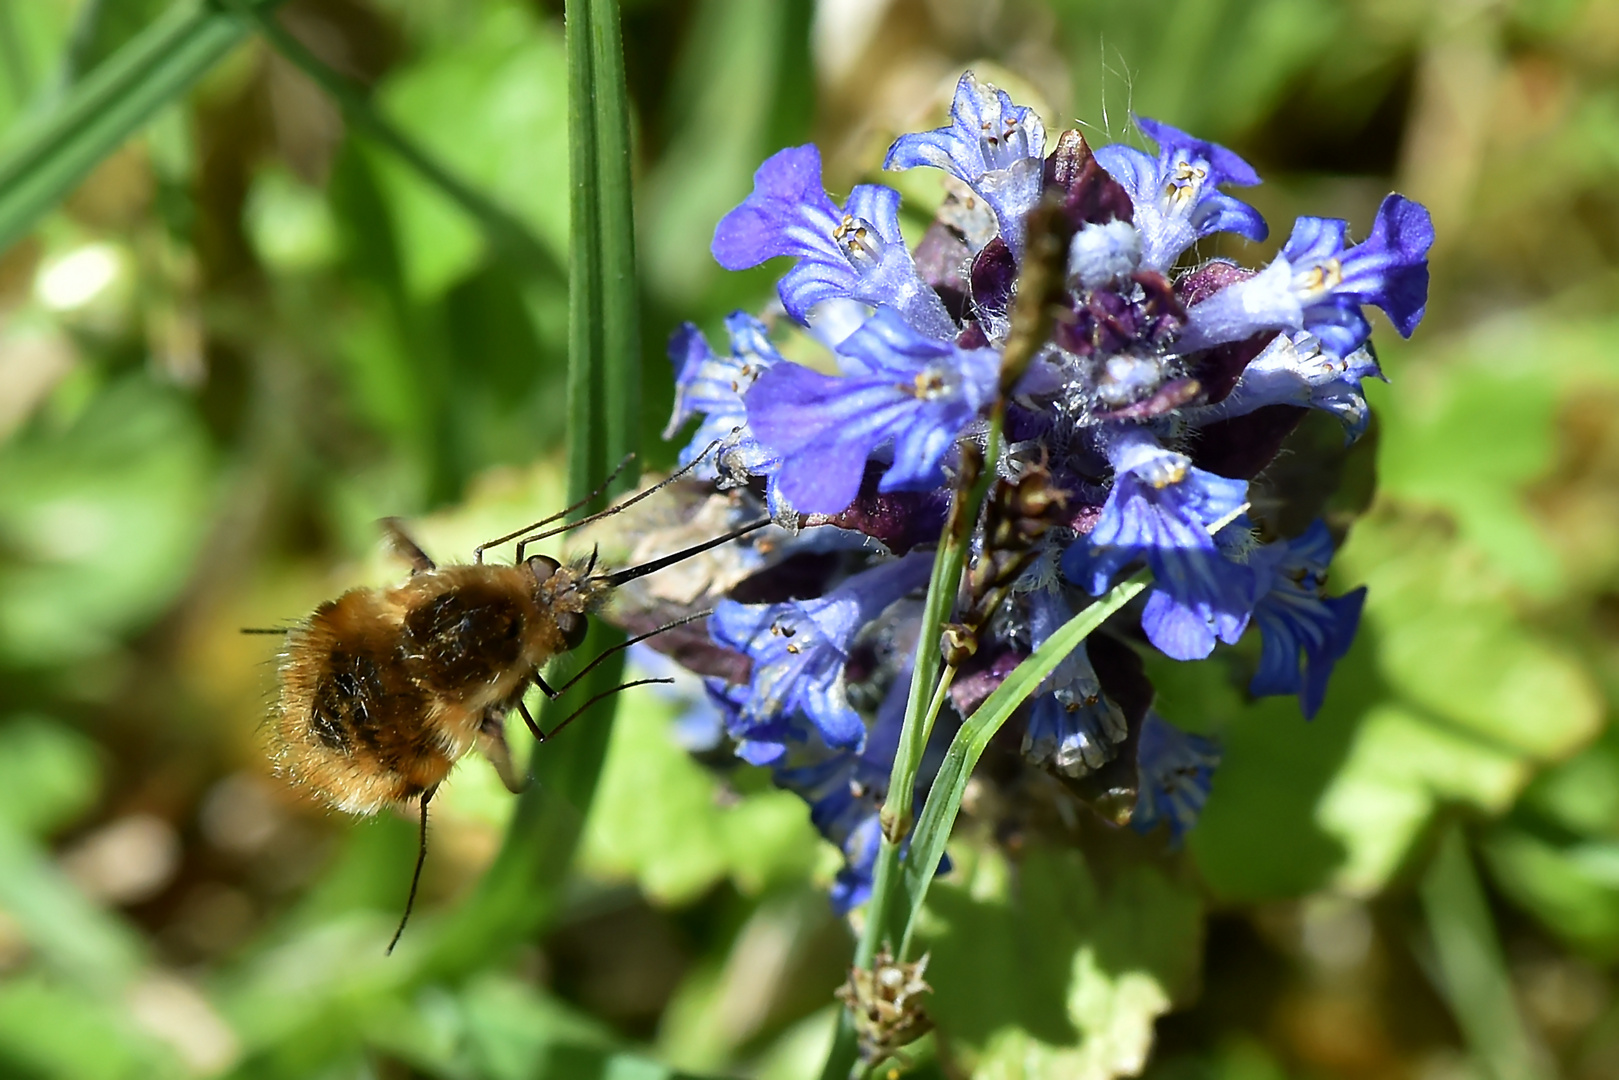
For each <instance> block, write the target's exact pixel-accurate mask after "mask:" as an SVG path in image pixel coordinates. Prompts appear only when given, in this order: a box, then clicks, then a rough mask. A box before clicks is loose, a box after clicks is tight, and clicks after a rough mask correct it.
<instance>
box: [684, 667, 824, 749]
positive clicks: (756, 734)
mask: <svg viewBox="0 0 1619 1080" xmlns="http://www.w3.org/2000/svg"><path fill="white" fill-rule="evenodd" d="M703 688H704V689H705V690H707V691H708V700H709V704H711V705H712V706H713V707H714V710H713V711H715V712H717V713H718V714H719V717H720V720H721V722H722V723H723V724H724V726H725V733H726V734H727V735H729V736H730V737H731V740H732V741H733V742H734V743H736V756H737V757H739V758H741V759H742V760H743V761H746V762H747V763H748V764H749V765H776V764H779V763H780V762H781V761H782V760H783V759H784V758H785V757H786V755H787V744H788V743H789V742H803V741H804V739H805V738H806V737H807V736H808V734H809V733H808V731H806V729H805V727H804V721H803V718H802V717H801V716H799V714H797V713H780V712H778V713H772V714H769V715H766V716H763V717H759V716H754V715H752V714H750V713H749V712H748V711H747V705H748V699H749V698H750V697H751V696H752V694H753V689H752V687H751V686H750V685H749V684H748V683H728V682H726V681H725V680H724V679H716V678H713V677H712V676H711V677H709V678H706V679H704V680H703Z"/></svg>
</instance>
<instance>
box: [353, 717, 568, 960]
mask: <svg viewBox="0 0 1619 1080" xmlns="http://www.w3.org/2000/svg"><path fill="white" fill-rule="evenodd" d="M568 719H570V720H571V719H572V717H569V718H568ZM566 722H567V721H566V720H565V721H563V723H566ZM437 790H438V785H437V784H434V785H433V786H432V787H430V788H428V789H427V790H426V791H424V792H422V818H421V831H420V833H419V834H418V835H419V840H418V842H417V846H416V869H415V870H414V871H412V873H411V875H410V895H409V896H407V897H405V913H404V914H403V915H401V916H399V926H398V928H397V929H395V930H394V936H393V938H392V939H390V940H389V942H388V949H387V951H386V952H385V953H384V954H383V955H385V956H392V955H393V951H394V946H395V945H398V944H399V937H400V935H401V934H403V933H404V932H405V924H406V923H408V922H410V912H411V909H412V908H414V907H415V906H416V887H417V886H418V885H420V884H421V883H422V866H423V865H424V864H426V862H427V803H428V800H430V799H431V798H432V797H433V793H434V792H435V791H437Z"/></svg>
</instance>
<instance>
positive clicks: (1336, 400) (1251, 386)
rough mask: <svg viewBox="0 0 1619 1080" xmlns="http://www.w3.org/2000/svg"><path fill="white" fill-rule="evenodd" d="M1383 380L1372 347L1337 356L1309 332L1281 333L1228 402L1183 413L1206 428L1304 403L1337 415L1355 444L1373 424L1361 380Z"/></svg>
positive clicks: (1250, 365)
mask: <svg viewBox="0 0 1619 1080" xmlns="http://www.w3.org/2000/svg"><path fill="white" fill-rule="evenodd" d="M1382 377H1383V372H1382V370H1381V369H1380V368H1379V367H1378V366H1377V359H1376V358H1375V357H1374V356H1372V353H1371V350H1370V349H1367V348H1364V347H1363V348H1359V349H1356V350H1355V351H1353V352H1351V353H1349V354H1348V355H1347V356H1335V355H1333V354H1332V353H1329V352H1325V351H1323V349H1322V348H1321V343H1320V341H1318V340H1317V339H1316V337H1315V335H1313V334H1311V333H1309V332H1307V331H1303V330H1300V331H1297V332H1295V333H1281V334H1277V335H1276V337H1275V339H1273V340H1272V341H1271V343H1270V344H1269V345H1267V346H1265V349H1264V351H1263V352H1261V353H1260V354H1259V355H1258V356H1256V357H1254V358H1253V359H1252V360H1251V361H1249V362H1248V365H1247V366H1246V367H1244V368H1243V369H1242V375H1241V376H1240V377H1239V378H1238V379H1237V385H1236V386H1234V387H1233V388H1232V390H1231V392H1230V393H1229V394H1227V395H1226V396H1225V397H1224V398H1223V399H1222V400H1220V401H1218V402H1216V403H1215V404H1213V405H1205V406H1202V407H1199V408H1193V409H1186V410H1184V411H1183V415H1184V416H1185V417H1186V418H1187V419H1188V420H1189V421H1191V422H1192V423H1194V424H1198V425H1203V424H1210V423H1213V422H1214V421H1216V420H1229V419H1231V418H1232V417H1236V416H1246V415H1247V414H1248V413H1251V412H1253V411H1255V410H1256V409H1262V408H1264V407H1265V406H1267V405H1303V406H1305V407H1307V408H1312V409H1321V410H1323V411H1325V412H1329V413H1331V414H1332V415H1334V416H1336V417H1337V418H1338V419H1339V420H1340V421H1341V422H1342V423H1343V425H1344V432H1345V434H1346V436H1347V437H1348V440H1349V441H1350V442H1354V441H1355V440H1356V439H1358V438H1360V437H1361V435H1362V434H1364V433H1365V431H1366V425H1367V423H1368V422H1370V420H1371V410H1370V409H1369V408H1368V407H1367V405H1366V395H1365V392H1364V391H1363V390H1362V388H1361V382H1362V380H1364V379H1381V378H1382Z"/></svg>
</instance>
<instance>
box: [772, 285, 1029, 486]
mask: <svg viewBox="0 0 1619 1080" xmlns="http://www.w3.org/2000/svg"><path fill="white" fill-rule="evenodd" d="M839 348H840V351H841V352H842V354H843V355H844V356H845V357H846V358H847V359H848V360H849V361H850V362H849V363H848V367H849V369H850V371H851V374H849V375H845V376H834V375H823V374H821V373H819V372H816V371H811V370H810V369H808V368H805V367H802V366H799V365H796V364H781V365H778V366H776V367H773V368H771V369H770V370H769V371H767V372H765V374H764V375H763V376H761V377H760V378H759V380H758V381H757V382H756V383H754V385H753V388H752V389H751V390H750V391H749V392H748V394H747V395H746V398H745V401H746V405H747V410H748V421H749V426H750V428H751V429H752V431H753V433H754V436H755V438H756V439H757V440H758V441H759V443H760V445H761V446H763V447H765V448H766V449H767V450H768V451H769V452H770V453H771V454H772V455H773V456H774V457H775V458H777V459H779V460H780V461H781V462H782V464H781V466H780V468H779V469H777V471H776V472H775V475H774V477H773V481H772V490H774V491H777V492H779V493H780V495H782V496H783V497H785V498H786V500H787V501H788V502H789V503H791V504H792V506H793V507H795V508H796V509H798V510H800V511H803V512H806V513H823V514H835V513H837V512H839V511H841V510H843V509H844V508H845V507H847V506H848V505H849V504H850V503H851V502H852V501H854V498H855V496H856V495H857V494H859V491H860V483H861V480H862V478H863V477H864V475H865V468H866V462H867V460H868V459H870V457H871V455H872V453H873V452H874V451H875V450H877V449H878V448H879V447H880V446H883V445H885V444H888V443H893V445H894V455H893V463H892V464H891V465H890V466H889V468H888V470H887V471H886V473H885V475H884V477H883V479H882V481H881V482H880V484H879V487H880V488H881V490H884V491H893V490H896V489H899V488H913V487H933V486H936V485H937V484H938V483H939V482H940V481H941V480H942V479H943V477H942V474H941V472H940V463H941V462H942V461H943V459H944V456H945V454H946V453H948V452H949V450H950V448H951V446H952V445H953V444H954V442H955V439H956V437H957V436H958V435H960V434H961V432H962V430H963V429H964V428H965V427H966V426H967V425H968V424H969V423H970V422H971V421H972V420H973V418H974V417H976V416H977V415H978V412H979V410H980V409H981V408H982V407H983V406H984V405H985V404H986V403H987V402H989V401H990V400H991V399H992V397H993V395H994V393H995V387H996V382H997V379H998V377H999V357H998V355H997V354H996V353H995V352H994V351H993V350H990V349H975V350H964V349H959V348H957V347H956V346H955V345H953V344H950V343H947V342H941V341H936V340H934V339H931V338H928V337H924V336H923V335H921V334H919V333H917V332H916V331H915V330H914V329H912V328H911V327H910V326H909V325H908V324H907V323H906V322H905V321H904V320H903V319H902V318H900V317H899V315H898V314H897V313H895V312H893V311H891V310H886V311H879V312H878V313H877V314H876V315H874V316H872V318H871V319H869V320H867V322H866V323H865V325H864V326H862V327H861V328H860V330H858V331H856V332H855V333H854V334H852V335H851V336H850V337H849V339H848V340H847V341H845V342H844V343H843V344H842V345H841V346H840V347H839Z"/></svg>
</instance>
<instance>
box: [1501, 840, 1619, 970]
mask: <svg viewBox="0 0 1619 1080" xmlns="http://www.w3.org/2000/svg"><path fill="white" fill-rule="evenodd" d="M1481 853H1482V854H1483V856H1484V859H1485V863H1486V865H1487V866H1488V867H1489V869H1490V873H1491V875H1492V877H1493V878H1494V879H1495V883H1496V885H1497V886H1498V887H1499V888H1500V890H1501V891H1502V892H1503V893H1505V894H1506V896H1507V897H1508V898H1509V899H1510V900H1511V901H1512V902H1513V903H1515V904H1517V905H1518V906H1519V907H1521V908H1523V909H1524V910H1525V911H1528V912H1529V913H1530V914H1532V915H1534V916H1535V917H1536V918H1537V919H1539V920H1540V922H1541V924H1542V925H1544V926H1545V927H1546V928H1547V929H1549V930H1550V931H1551V932H1552V933H1554V934H1556V935H1557V936H1558V937H1560V938H1562V939H1563V940H1565V941H1568V942H1570V943H1572V944H1573V945H1574V946H1575V947H1576V948H1579V949H1580V950H1582V951H1584V952H1587V953H1590V954H1592V955H1594V956H1595V957H1597V958H1598V959H1600V960H1603V961H1611V960H1613V959H1614V958H1615V957H1619V843H1615V842H1614V841H1611V840H1610V841H1605V842H1593V843H1586V844H1577V845H1569V846H1566V847H1565V846H1560V845H1558V844H1555V843H1552V842H1551V841H1549V840H1546V839H1544V838H1542V837H1539V836H1536V835H1535V834H1534V833H1532V832H1530V831H1528V830H1527V829H1522V828H1515V827H1512V826H1503V827H1501V828H1498V829H1496V830H1494V831H1493V832H1491V833H1489V834H1487V835H1486V836H1485V838H1484V842H1483V844H1482V845H1481Z"/></svg>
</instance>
